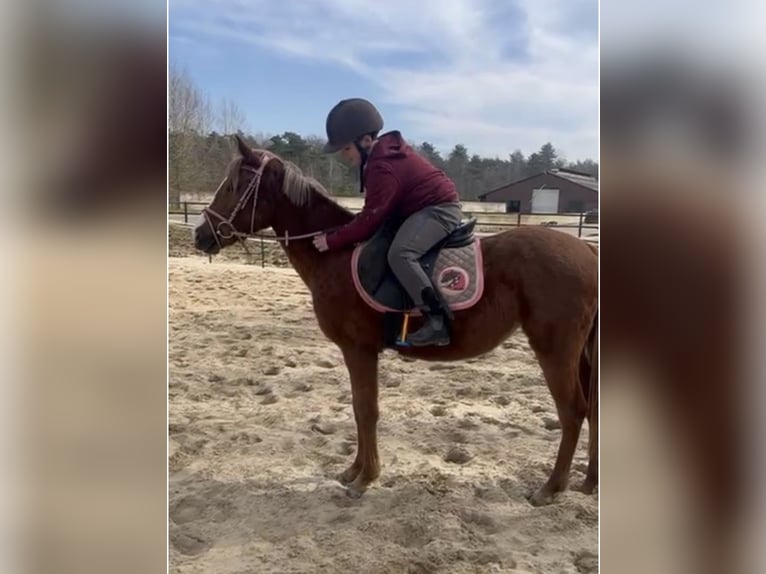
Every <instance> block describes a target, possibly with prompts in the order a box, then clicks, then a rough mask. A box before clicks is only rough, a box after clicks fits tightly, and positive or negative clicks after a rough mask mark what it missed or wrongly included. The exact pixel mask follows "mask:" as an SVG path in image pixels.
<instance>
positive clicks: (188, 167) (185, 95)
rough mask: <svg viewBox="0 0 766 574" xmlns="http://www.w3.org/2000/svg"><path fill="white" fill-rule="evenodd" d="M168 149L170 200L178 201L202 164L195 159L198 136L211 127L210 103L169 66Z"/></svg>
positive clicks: (197, 153) (173, 67)
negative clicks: (180, 194) (182, 191)
mask: <svg viewBox="0 0 766 574" xmlns="http://www.w3.org/2000/svg"><path fill="white" fill-rule="evenodd" d="M169 80H170V81H169V84H170V85H169V88H170V101H169V109H168V131H169V134H168V137H169V138H170V141H169V144H168V147H169V150H168V154H169V163H170V166H169V168H170V174H169V175H170V182H169V183H170V200H171V202H172V203H177V202H178V201H179V193H180V190H181V189H193V182H194V181H195V180H196V179H197V178H198V176H199V175H200V173H199V171H200V169H202V165H201V164H202V162H200V161H199V158H198V157H197V156H198V155H199V152H200V151H201V150H199V149H197V147H198V146H197V142H198V141H199V138H198V136H201V135H204V134H206V133H208V132H209V130H210V126H211V123H212V109H211V106H210V101H209V99H208V98H207V97H205V95H204V94H203V93H202V92H201V91H200V90H199V89H198V88H197V86H195V85H194V82H193V81H192V79H191V78H190V77H189V75H188V74H187V73H186V71H185V70H182V69H179V68H178V66H176V65H172V66H171V68H170V78H169Z"/></svg>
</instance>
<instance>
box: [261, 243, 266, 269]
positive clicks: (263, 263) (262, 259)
mask: <svg viewBox="0 0 766 574" xmlns="http://www.w3.org/2000/svg"><path fill="white" fill-rule="evenodd" d="M265 266H266V265H265V262H264V254H263V235H261V269H263V268H264V267H265Z"/></svg>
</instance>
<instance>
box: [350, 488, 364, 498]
mask: <svg viewBox="0 0 766 574" xmlns="http://www.w3.org/2000/svg"><path fill="white" fill-rule="evenodd" d="M363 494H364V490H359V489H358V488H355V487H354V486H353V485H349V486H347V487H346V496H348V497H349V498H351V499H354V500H356V499H358V498H362V495H363Z"/></svg>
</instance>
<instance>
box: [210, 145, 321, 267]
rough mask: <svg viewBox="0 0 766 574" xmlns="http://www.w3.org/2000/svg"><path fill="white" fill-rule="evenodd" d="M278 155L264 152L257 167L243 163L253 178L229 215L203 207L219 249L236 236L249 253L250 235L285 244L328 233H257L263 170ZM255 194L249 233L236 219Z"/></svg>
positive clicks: (242, 168) (241, 168) (243, 168)
mask: <svg viewBox="0 0 766 574" xmlns="http://www.w3.org/2000/svg"><path fill="white" fill-rule="evenodd" d="M275 157H276V156H275V155H273V154H271V153H269V152H264V153H263V155H262V156H261V165H259V166H258V167H257V168H254V167H251V166H249V165H243V166H241V167H240V170H244V171H249V172H250V173H252V174H253V177H252V179H251V180H250V183H248V184H247V187H246V188H245V191H244V193H242V197H240V198H239V201H238V202H237V205H235V206H234V209H233V210H232V212H231V214H230V215H229V217H224V216H223V215H221V214H220V213H218V212H217V211H215V210H213V209H211V208H210V207H209V206H208V207H205V208H203V209H202V214H203V216H204V217H205V220H206V221H207V224H208V225H209V226H210V229H211V231H212V232H213V237H214V238H215V242H216V243H217V244H218V248H219V249H223V245H221V239H231V238H232V237H236V238H237V239H238V240H239V241H241V242H242V247H244V249H245V251H247V253H248V254H249V253H250V251H249V250H248V249H247V244H246V243H245V239H247V238H248V237H267V238H269V239H276V240H277V241H284V242H285V245H287V244H288V243H289V242H290V240H291V239H292V240H296V239H306V238H309V237H316V236H317V235H321V234H322V233H326V231H325V230H322V231H314V232H312V233H304V234H301V235H292V236H290V235H288V233H287V231H285V235H284V237H275V236H271V235H259V234H256V233H255V210H256V208H257V207H258V192H259V191H260V188H261V177H262V176H263V171H264V169H265V168H266V166H267V165H268V163H269V162H270V161H271V160H272V159H274V158H275ZM251 195H252V196H253V211H252V213H251V214H250V231H249V232H247V233H243V232H241V231H237V230H236V229H235V227H234V219H235V218H236V217H237V215H239V212H240V211H242V210H243V209H244V207H245V206H246V205H247V202H248V201H249V200H250V196H251ZM213 217H215V218H216V219H217V220H218V224H217V225H213Z"/></svg>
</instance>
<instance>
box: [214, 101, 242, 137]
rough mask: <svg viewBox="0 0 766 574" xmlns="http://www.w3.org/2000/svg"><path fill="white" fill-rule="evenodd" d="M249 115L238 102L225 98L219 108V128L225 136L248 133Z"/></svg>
mask: <svg viewBox="0 0 766 574" xmlns="http://www.w3.org/2000/svg"><path fill="white" fill-rule="evenodd" d="M246 123H247V115H246V114H245V112H244V110H242V108H240V107H239V105H238V104H237V102H235V101H234V100H230V99H229V98H224V99H223V100H222V101H221V103H220V105H219V108H218V127H219V129H220V130H221V133H222V134H223V135H231V134H234V133H237V132H243V133H244V132H246V131H247V126H246Z"/></svg>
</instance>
